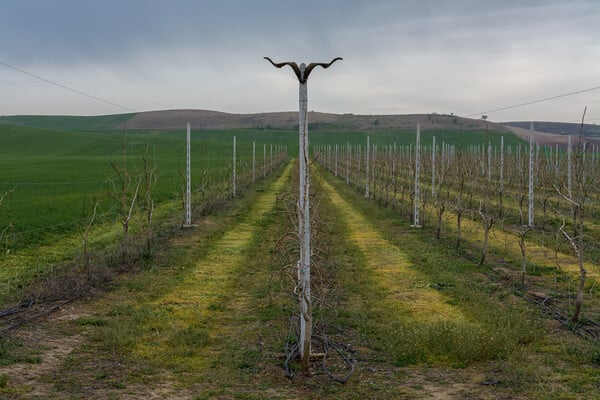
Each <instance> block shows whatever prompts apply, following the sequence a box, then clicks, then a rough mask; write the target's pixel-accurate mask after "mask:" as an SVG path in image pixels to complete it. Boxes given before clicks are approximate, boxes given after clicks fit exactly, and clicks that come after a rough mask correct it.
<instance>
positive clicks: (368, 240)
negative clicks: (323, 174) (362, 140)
mask: <svg viewBox="0 0 600 400" xmlns="http://www.w3.org/2000/svg"><path fill="white" fill-rule="evenodd" d="M321 187H322V188H323V190H324V191H325V193H327V195H328V196H329V198H330V200H331V202H332V203H333V205H334V206H335V207H336V208H337V209H338V211H339V213H340V216H341V217H342V218H343V219H344V220H345V221H346V224H347V226H348V236H349V238H350V239H351V240H352V242H353V243H354V245H356V246H357V247H358V248H359V249H360V251H361V252H362V253H363V254H364V257H365V259H366V262H367V265H368V267H369V268H371V269H372V270H373V271H375V272H376V275H375V276H374V278H375V280H376V282H377V284H378V285H380V286H381V288H382V289H384V290H385V291H386V293H387V297H388V298H389V300H390V301H392V302H394V303H399V304H400V307H402V308H404V309H405V310H406V311H408V312H409V313H410V314H411V317H412V318H414V319H415V320H418V321H436V320H461V319H464V316H463V315H462V313H461V312H460V310H458V309H457V308H456V307H454V306H452V305H450V304H449V303H448V299H447V298H446V297H445V296H444V295H443V294H441V293H439V292H437V291H435V290H432V289H429V288H427V287H426V283H425V282H424V280H423V278H422V277H421V276H420V274H419V273H418V272H417V271H416V270H414V269H413V268H412V267H413V265H412V263H411V262H410V260H409V259H408V258H407V256H406V254H405V253H404V252H403V251H402V250H401V249H400V248H399V247H397V246H395V245H393V244H392V243H390V242H389V241H388V240H386V239H385V238H384V237H383V236H382V235H381V233H380V232H379V231H378V230H377V229H375V227H374V226H373V225H372V224H371V223H370V222H369V221H368V220H367V219H366V218H365V216H364V215H362V213H361V212H360V211H359V210H357V209H356V208H354V207H353V206H352V205H351V204H350V203H348V202H347V201H346V200H344V199H343V198H342V197H341V196H340V195H339V194H338V193H337V191H336V190H335V189H334V188H333V186H331V185H330V184H329V183H327V182H325V181H321Z"/></svg>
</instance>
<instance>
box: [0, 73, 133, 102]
mask: <svg viewBox="0 0 600 400" xmlns="http://www.w3.org/2000/svg"><path fill="white" fill-rule="evenodd" d="M0 65H4V66H5V67H7V68H11V69H14V70H15V71H19V72H21V73H22V74H25V75H28V76H31V77H33V78H35V79H39V80H41V81H44V82H46V83H49V84H51V85H54V86H58V87H59V88H62V89H66V90H68V91H70V92H73V93H77V94H80V95H82V96H86V97H89V98H90V99H94V100H98V101H101V102H103V103H106V104H110V105H111V106H115V107H119V108H122V109H124V110H127V111H133V112H136V110H134V109H132V108H129V107H125V106H122V105H120V104H117V103H114V102H112V101H108V100H106V99H103V98H101V97H97V96H94V95H92V94H89V93H85V92H82V91H81V90H77V89H73V88H71V87H68V86H65V85H62V84H60V83H58V82H54V81H52V80H50V79H46V78H44V77H41V76H39V75H36V74H32V73H31V72H27V71H25V70H23V69H21V68H18V67H15V66H14V65H10V64H7V63H5V62H2V61H0Z"/></svg>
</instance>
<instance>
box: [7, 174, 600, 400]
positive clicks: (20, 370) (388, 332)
mask: <svg viewBox="0 0 600 400" xmlns="http://www.w3.org/2000/svg"><path fill="white" fill-rule="evenodd" d="M292 164H293V163H290V164H288V165H287V166H286V167H285V169H283V171H282V172H281V175H280V176H279V177H277V178H275V179H274V180H272V181H269V182H263V183H261V184H259V185H258V186H257V187H255V188H254V189H253V190H251V191H249V193H247V194H245V195H244V197H243V198H240V199H238V200H237V201H236V202H235V205H234V209H232V210H224V211H220V212H217V213H215V214H214V215H210V216H206V217H204V218H202V219H201V220H199V221H198V228H196V229H194V230H190V231H189V232H188V233H186V234H184V235H182V236H179V237H177V238H175V239H173V241H172V246H170V249H169V250H166V251H165V253H164V254H162V255H160V256H159V257H158V260H157V261H156V265H154V266H151V267H148V269H147V270H145V271H142V272H141V273H138V274H133V275H131V276H124V277H122V279H121V280H120V281H119V282H117V283H116V284H115V288H114V290H112V291H110V292H106V293H101V294H99V295H98V296H96V298H95V299H93V300H91V301H88V302H82V303H80V304H73V305H71V306H68V307H64V308H63V309H62V310H61V311H60V312H59V313H56V314H55V315H54V316H53V317H52V318H51V319H49V320H48V321H46V322H45V323H43V324H37V325H36V326H31V327H25V328H23V329H21V330H19V331H18V332H16V333H15V338H13V339H12V340H11V342H10V343H8V342H2V341H0V397H2V396H4V397H2V398H7V399H11V400H13V399H121V400H129V399H190V400H199V399H315V400H316V399H319V400H320V399H324V400H334V399H336V400H337V399H361V400H364V399H441V400H443V399H473V400H474V399H487V400H492V399H498V398H504V399H547V400H550V399H594V398H596V397H594V396H595V395H596V394H597V393H598V390H597V389H598V382H599V378H600V377H599V375H598V368H597V366H596V365H594V364H593V357H594V356H593V352H594V351H598V349H597V348H595V347H594V346H591V345H590V344H589V343H586V342H584V341H583V340H582V339H580V338H578V337H576V336H574V335H572V334H571V333H569V332H567V331H565V330H563V329H561V328H559V327H558V326H557V324H556V323H554V322H553V321H552V320H551V319H545V318H543V316H541V315H539V313H538V311H537V309H535V308H531V307H528V306H527V305H526V304H524V303H522V302H521V301H520V299H519V298H517V297H516V296H514V295H512V294H511V292H510V290H509V289H508V288H505V287H501V286H498V285H495V284H494V283H493V282H490V281H489V279H488V277H487V276H486V275H485V274H484V273H483V271H484V269H483V268H481V267H479V266H476V265H474V264H473V263H471V262H468V261H466V260H463V259H460V258H459V259H457V258H456V255H455V251H453V250H452V249H448V248H445V247H444V246H440V245H439V244H437V243H436V242H435V241H433V240H430V239H428V238H429V235H427V234H426V233H425V232H422V231H421V230H414V229H411V228H408V227H404V226H403V225H402V224H403V223H404V222H400V220H399V218H398V217H397V216H393V215H392V214H390V213H389V212H387V211H386V210H383V209H381V208H379V207H378V206H377V205H376V204H373V202H370V201H368V200H366V199H364V197H362V196H360V195H359V194H357V193H356V192H354V191H353V190H352V189H351V188H349V187H347V186H345V185H344V184H343V183H341V182H338V181H336V180H335V179H334V178H332V177H330V176H327V175H325V174H323V173H322V172H321V171H320V170H317V169H313V173H314V175H313V176H314V178H313V186H312V191H313V193H314V201H313V203H312V204H313V205H314V206H315V208H314V210H313V211H314V213H313V215H314V218H315V222H314V229H313V232H314V234H315V237H314V264H313V267H314V271H313V272H314V276H313V277H314V280H313V284H314V292H313V293H314V295H315V296H316V297H315V307H316V308H315V320H316V329H317V332H318V333H319V334H320V335H324V336H328V337H330V338H331V339H332V340H333V341H335V342H336V343H338V344H340V345H342V348H344V349H346V350H345V351H347V352H348V354H350V355H351V357H352V358H354V359H355V360H356V372H355V374H354V375H353V376H352V378H351V379H350V380H349V381H348V382H347V383H346V384H344V385H341V384H338V383H336V382H334V381H333V380H331V379H330V378H329V377H327V376H326V375H325V374H324V373H323V371H322V369H321V368H320V363H319V362H315V363H314V364H313V365H312V369H311V371H312V374H311V375H308V376H307V375H304V374H302V373H298V374H297V375H296V376H295V377H294V378H293V379H288V378H286V377H285V374H284V370H283V367H282V364H283V359H282V354H283V352H282V350H283V348H284V346H285V342H286V337H287V335H288V330H289V320H290V316H292V315H295V314H297V304H296V299H295V296H294V295H293V288H294V285H295V270H294V266H295V258H296V253H295V251H296V250H295V246H296V243H295V241H294V240H293V239H292V240H289V239H290V238H291V237H293V230H294V228H293V221H294V220H295V215H294V214H293V210H294V204H295V200H294V199H295V197H294V196H295V193H296V189H295V185H294V183H295V182H296V177H295V176H294V173H295V172H294V168H293V167H292ZM290 233H291V235H290ZM317 347H318V346H315V348H317ZM317 350H318V349H317ZM598 357H599V360H600V352H598ZM3 364H7V365H5V366H2V365H3ZM329 366H330V367H331V368H334V369H335V368H336V367H338V366H339V364H337V365H336V360H335V358H334V357H333V356H332V357H331V359H330V360H329ZM338 372H341V374H343V371H339V370H338ZM3 382H4V383H3Z"/></svg>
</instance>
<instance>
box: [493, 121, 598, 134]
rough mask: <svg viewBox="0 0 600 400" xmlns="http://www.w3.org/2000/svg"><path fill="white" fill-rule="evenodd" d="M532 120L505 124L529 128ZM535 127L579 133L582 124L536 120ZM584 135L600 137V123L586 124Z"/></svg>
mask: <svg viewBox="0 0 600 400" xmlns="http://www.w3.org/2000/svg"><path fill="white" fill-rule="evenodd" d="M529 124H530V122H525V121H517V122H505V123H504V125H508V126H514V127H515V128H522V129H527V130H529ZM533 128H534V129H535V130H536V131H539V132H545V133H553V134H555V135H579V130H580V129H581V124H577V123H567V122H544V121H540V122H534V123H533ZM583 135H584V136H586V137H598V138H600V125H593V124H584V125H583Z"/></svg>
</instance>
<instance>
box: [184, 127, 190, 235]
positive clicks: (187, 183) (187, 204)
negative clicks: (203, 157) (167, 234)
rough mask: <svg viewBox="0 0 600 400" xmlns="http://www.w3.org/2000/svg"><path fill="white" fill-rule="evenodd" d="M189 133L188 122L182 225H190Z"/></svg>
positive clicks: (186, 226)
mask: <svg viewBox="0 0 600 400" xmlns="http://www.w3.org/2000/svg"><path fill="white" fill-rule="evenodd" d="M190 147H191V135H190V123H189V122H188V124H187V135H186V157H185V223H184V224H183V226H184V227H185V228H189V227H190V226H192V171H191V169H192V161H191V150H190Z"/></svg>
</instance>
